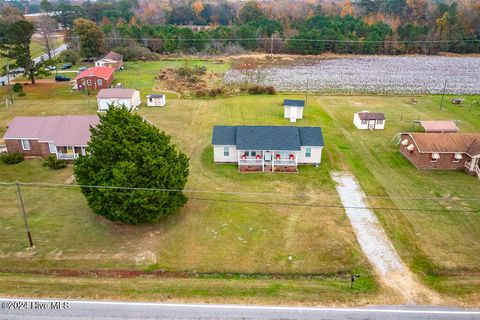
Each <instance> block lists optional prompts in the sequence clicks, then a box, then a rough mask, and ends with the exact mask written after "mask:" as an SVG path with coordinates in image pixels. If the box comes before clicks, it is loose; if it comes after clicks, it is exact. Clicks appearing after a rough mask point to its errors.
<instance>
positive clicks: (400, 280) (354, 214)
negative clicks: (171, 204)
mask: <svg viewBox="0 0 480 320" xmlns="http://www.w3.org/2000/svg"><path fill="white" fill-rule="evenodd" d="M331 176H332V179H333V181H335V182H336V184H337V185H336V189H337V192H338V195H339V196H340V200H341V201H342V204H343V206H344V207H345V212H346V214H347V216H348V218H349V220H350V223H351V225H352V228H353V230H354V232H355V235H356V236H357V240H358V243H359V244H360V247H361V249H362V251H363V253H364V254H365V255H366V256H367V258H368V260H369V261H370V263H371V264H372V266H373V267H374V269H375V270H376V272H377V273H378V275H379V276H380V278H381V280H382V282H383V283H384V284H385V285H387V286H388V287H391V288H392V289H394V290H395V291H396V292H397V293H398V294H399V296H401V297H403V298H404V299H405V302H407V303H417V302H421V303H439V301H440V298H439V297H438V295H437V294H436V293H434V292H432V291H431V290H429V289H427V288H426V287H424V286H423V284H421V283H420V282H419V281H418V280H417V279H416V276H415V275H414V274H413V273H411V272H410V270H408V268H407V267H406V266H405V265H404V264H403V262H402V260H401V259H400V256H399V255H398V254H397V252H396V251H395V248H394V247H393V245H392V242H391V241H390V239H389V238H388V237H387V234H386V233H385V231H384V230H383V228H382V225H381V224H380V222H379V220H378V218H377V216H376V215H375V213H374V212H373V211H372V210H370V209H367V204H366V203H365V193H364V192H363V191H362V189H361V188H360V185H359V184H358V182H357V180H356V179H355V177H354V176H352V175H351V174H349V173H343V172H332V173H331Z"/></svg>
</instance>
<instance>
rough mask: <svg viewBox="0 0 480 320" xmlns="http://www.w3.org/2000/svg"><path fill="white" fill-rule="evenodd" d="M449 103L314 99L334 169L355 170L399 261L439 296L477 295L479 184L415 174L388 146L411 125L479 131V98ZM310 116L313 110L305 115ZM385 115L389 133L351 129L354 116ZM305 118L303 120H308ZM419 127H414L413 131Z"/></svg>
mask: <svg viewBox="0 0 480 320" xmlns="http://www.w3.org/2000/svg"><path fill="white" fill-rule="evenodd" d="M450 98H451V97H446V98H445V100H444V107H443V108H442V110H440V109H439V106H440V100H441V97H440V96H433V97H418V98H417V99H418V104H416V105H412V104H410V99H409V97H404V98H397V97H371V96H363V97H362V96H354V97H317V98H315V103H316V105H317V106H318V109H316V110H315V111H318V112H319V117H320V119H321V120H320V121H321V122H322V123H323V124H324V128H325V130H326V132H327V137H330V140H329V141H330V145H329V146H328V148H327V154H328V157H330V158H331V162H330V163H332V164H334V168H336V169H348V170H350V171H352V172H353V173H354V174H355V176H356V177H357V179H358V180H359V181H360V184H361V185H362V187H363V189H364V191H365V192H366V193H367V195H368V196H371V197H386V198H371V199H369V203H370V205H371V206H372V207H383V208H392V210H376V214H377V215H378V217H379V218H380V219H381V221H382V223H383V225H384V227H385V229H386V231H387V233H388V235H389V237H390V239H392V241H393V242H394V245H395V247H396V249H397V250H398V252H399V253H400V255H401V256H402V258H403V260H404V261H405V262H407V264H408V265H409V266H410V267H411V268H412V270H413V271H415V272H417V273H418V274H419V275H420V276H421V277H422V278H423V279H424V280H425V281H426V282H427V283H428V284H430V285H431V286H433V287H434V288H436V289H438V290H440V291H441V292H443V293H449V294H451V295H452V296H455V295H457V296H458V295H462V294H463V295H469V296H470V299H472V300H474V299H478V298H479V294H480V281H478V275H479V273H480V256H479V255H478V253H479V252H480V181H479V180H478V179H476V178H475V177H471V176H468V175H467V174H465V173H464V172H462V171H454V172H448V171H437V172H434V171H420V170H417V169H415V167H414V166H413V165H412V164H411V163H410V162H409V161H408V160H406V159H405V158H404V157H403V156H402V155H401V154H400V153H399V152H398V146H396V145H394V143H392V142H391V140H392V139H393V138H394V136H395V135H396V134H397V133H398V132H409V131H411V130H412V125H413V121H414V120H418V119H420V120H458V121H459V127H460V130H461V131H462V132H479V131H480V108H479V107H478V106H477V107H476V108H475V106H474V107H473V108H472V110H471V111H469V108H470V105H471V103H472V102H473V101H478V99H479V97H478V96H470V97H467V98H466V103H465V105H464V106H463V107H458V106H455V105H453V104H451V103H450ZM310 110H311V109H310ZM361 110H369V111H371V112H384V113H385V116H386V118H387V120H386V130H385V131H380V132H371V131H361V130H357V129H356V128H354V126H353V124H352V115H353V113H354V112H357V111H361ZM308 115H309V114H308V112H307V114H306V116H308ZM418 128H419V126H418V125H417V129H418Z"/></svg>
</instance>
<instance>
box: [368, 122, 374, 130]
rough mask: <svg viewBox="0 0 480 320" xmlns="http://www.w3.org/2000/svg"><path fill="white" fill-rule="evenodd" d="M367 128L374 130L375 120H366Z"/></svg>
mask: <svg viewBox="0 0 480 320" xmlns="http://www.w3.org/2000/svg"><path fill="white" fill-rule="evenodd" d="M368 130H375V120H369V121H368Z"/></svg>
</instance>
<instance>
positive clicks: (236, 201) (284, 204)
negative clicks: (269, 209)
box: [190, 198, 480, 213]
mask: <svg viewBox="0 0 480 320" xmlns="http://www.w3.org/2000/svg"><path fill="white" fill-rule="evenodd" d="M190 199H193V200H202V201H220V202H235V203H248V204H261V205H280V206H294V207H314V208H325V209H355V210H388V211H421V212H470V213H477V212H478V213H480V209H478V210H475V209H474V210H458V209H454V210H450V209H445V208H441V209H418V208H396V207H391V208H389V207H367V206H343V205H323V204H322V205H317V204H306V203H286V202H267V201H249V200H230V199H211V198H190Z"/></svg>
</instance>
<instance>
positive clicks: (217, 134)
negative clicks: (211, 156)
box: [212, 126, 237, 146]
mask: <svg viewBox="0 0 480 320" xmlns="http://www.w3.org/2000/svg"><path fill="white" fill-rule="evenodd" d="M212 144H213V145H221V146H234V145H236V144H237V127H235V126H214V127H213V135H212Z"/></svg>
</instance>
